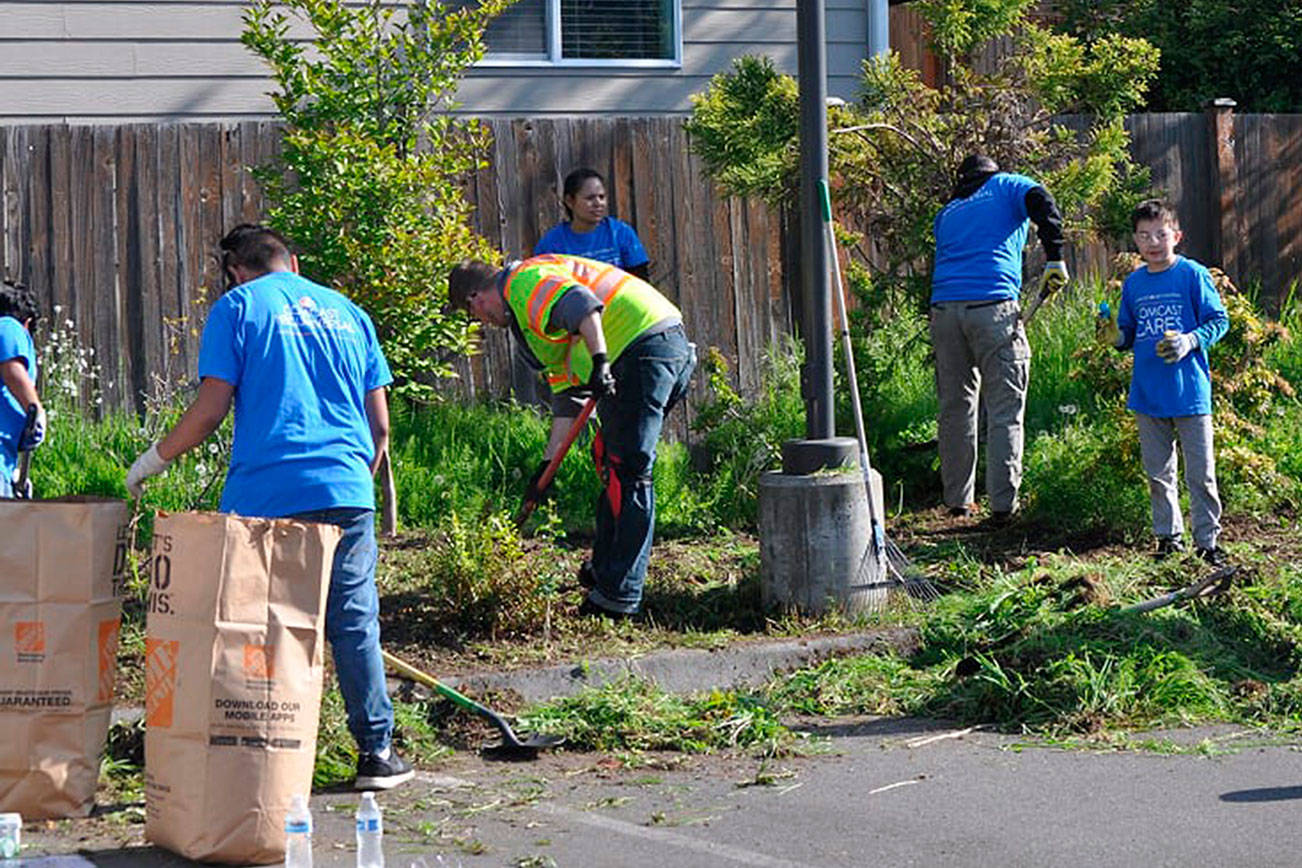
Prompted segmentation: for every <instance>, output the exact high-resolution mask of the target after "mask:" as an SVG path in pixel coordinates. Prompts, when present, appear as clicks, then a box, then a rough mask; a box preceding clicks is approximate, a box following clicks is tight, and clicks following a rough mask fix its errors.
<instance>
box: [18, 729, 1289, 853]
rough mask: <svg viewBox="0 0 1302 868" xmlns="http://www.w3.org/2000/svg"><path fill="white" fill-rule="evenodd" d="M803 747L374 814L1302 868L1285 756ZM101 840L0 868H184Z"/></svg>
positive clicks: (910, 736) (640, 839) (1193, 741)
mask: <svg viewBox="0 0 1302 868" xmlns="http://www.w3.org/2000/svg"><path fill="white" fill-rule="evenodd" d="M810 731H811V733H812V734H813V735H814V736H816V738H815V739H813V740H812V741H813V742H814V744H813V745H812V748H811V749H812V750H813V751H814V752H813V753H811V754H810V755H805V756H798V757H788V758H784V759H780V760H770V761H768V762H761V761H759V760H756V759H753V758H749V757H736V756H727V757H704V758H689V759H683V758H681V757H678V756H676V755H675V756H668V755H656V756H652V757H648V758H646V760H645V762H644V763H643V764H641V765H639V766H637V767H633V768H626V767H624V766H622V765H621V764H620V763H618V762H616V761H614V760H613V759H612V758H609V757H604V756H601V755H592V754H566V753H564V752H561V753H557V754H553V755H547V756H543V757H541V758H540V759H539V760H537V761H535V762H532V763H518V764H504V763H491V762H485V761H484V760H481V759H480V758H478V757H474V756H459V757H457V758H455V759H453V760H451V761H450V762H448V763H447V764H446V765H445V766H443V767H440V768H439V769H438V770H437V771H434V772H422V773H421V774H420V775H419V776H418V778H417V780H416V781H415V782H413V783H411V784H409V785H407V786H404V787H402V788H400V789H399V790H396V791H394V792H391V793H386V794H383V795H382V796H381V804H382V805H383V806H384V807H385V810H386V815H385V818H386V835H385V849H386V853H387V857H388V858H387V864H388V866H389V868H410V866H411V865H412V864H413V863H415V864H416V865H418V866H420V865H422V863H421V862H420V861H418V860H421V859H423V860H424V863H423V865H424V866H428V868H436V866H440V868H441V866H453V865H458V864H460V865H462V866H466V868H474V866H543V865H556V866H621V868H624V866H627V868H642V866H645V868H679V866H682V868H696V866H703V865H710V866H731V865H736V866H759V868H779V866H784V868H785V866H827V868H830V866H865V865H874V866H877V865H883V866H895V865H946V866H978V865H980V866H985V865H998V866H1023V865H1025V866H1058V865H1063V866H1066V865H1071V866H1076V865H1088V866H1097V868H1103V866H1137V865H1143V866H1162V865H1172V866H1174V865H1180V866H1186V865H1199V866H1220V865H1226V866H1229V865H1235V866H1239V865H1251V866H1270V865H1298V864H1300V863H1302V846H1299V845H1302V829H1300V828H1299V825H1300V824H1299V822H1298V819H1299V808H1302V754H1299V752H1298V744H1299V743H1297V742H1294V741H1289V740H1284V739H1268V738H1263V737H1262V736H1261V734H1259V733H1248V732H1244V731H1242V730H1235V729H1230V728H1226V727H1219V728H1215V729H1205V730H1197V731H1178V732H1175V733H1165V734H1159V735H1158V736H1156V738H1157V739H1159V740H1161V739H1167V738H1169V739H1170V741H1169V742H1167V743H1169V744H1176V745H1179V746H1180V747H1179V748H1178V752H1176V753H1162V752H1158V751H1152V750H1149V751H1136V750H1127V751H1106V752H1101V751H1090V750H1080V749H1069V750H1065V749H1060V748H1057V747H1053V746H1050V745H1045V744H1043V743H1037V742H1034V741H1029V740H1019V739H1016V738H1013V737H1011V736H1006V735H999V734H995V733H990V732H983V731H973V732H966V733H961V732H960V731H958V730H956V729H954V728H952V727H947V726H945V725H943V724H937V723H933V722H925V721H913V720H894V719H880V720H871V721H865V720H857V721H841V722H837V723H832V724H828V723H827V722H825V721H820V722H817V724H816V725H815V726H814V728H813V729H811V730H810ZM1200 745H1201V747H1200ZM312 803H313V813H314V817H315V819H316V823H317V831H316V840H315V864H316V866H318V868H322V866H324V868H333V866H352V865H354V855H353V850H352V809H353V807H354V806H355V805H356V797H355V796H354V795H352V794H349V793H327V794H320V795H317V796H315V797H314V798H313V800H312ZM103 822H104V821H103V820H99V821H76V822H73V823H65V824H60V825H59V827H58V828H56V829H51V830H48V831H46V830H40V831H35V832H29V833H28V834H27V842H28V843H29V844H32V845H34V847H33V849H32V850H29V851H28V852H27V854H26V855H27V858H24V859H22V860H19V861H18V862H17V863H10V864H16V865H23V866H40V868H73V866H87V865H95V866H145V868H148V866H180V865H189V864H191V863H189V862H187V861H185V860H181V859H178V858H176V857H173V856H170V855H168V854H165V853H161V852H159V851H155V850H152V849H147V848H138V847H134V846H133V847H122V846H120V843H121V842H120V841H119V843H118V844H113V843H111V842H107V841H106V840H104V836H103V835H102V833H100V832H97V831H95V829H96V827H95V826H93V825H82V826H78V823H91V824H93V823H99V824H103ZM137 834H138V832H137ZM40 852H46V853H51V854H63V855H50V856H45V857H41V856H37V855H36V854H37V853H40ZM74 854H76V855H74ZM440 858H441V859H442V860H443V861H441V862H440V861H438V860H439V859H440Z"/></svg>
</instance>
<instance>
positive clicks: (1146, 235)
mask: <svg viewBox="0 0 1302 868" xmlns="http://www.w3.org/2000/svg"><path fill="white" fill-rule="evenodd" d="M1174 237H1175V233H1174V232H1170V231H1167V230H1166V229H1163V230H1160V231H1158V232H1136V233H1135V240H1136V241H1142V242H1143V243H1145V244H1147V243H1148V242H1150V241H1155V242H1157V243H1158V244H1165V243H1166V242H1167V241H1170V240H1171V239H1172V238H1174Z"/></svg>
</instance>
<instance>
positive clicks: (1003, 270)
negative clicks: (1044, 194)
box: [931, 172, 1039, 304]
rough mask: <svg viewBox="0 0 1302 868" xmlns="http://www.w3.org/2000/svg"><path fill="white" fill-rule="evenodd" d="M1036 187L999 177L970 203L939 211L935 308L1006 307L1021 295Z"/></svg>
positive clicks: (979, 190) (933, 290) (933, 287)
mask: <svg viewBox="0 0 1302 868" xmlns="http://www.w3.org/2000/svg"><path fill="white" fill-rule="evenodd" d="M1038 186H1039V184H1037V183H1036V182H1035V181H1032V180H1031V179H1030V178H1028V177H1026V176H1025V175H1015V174H1012V173H1009V172H997V173H995V174H994V175H991V176H990V178H989V179H988V180H987V181H986V182H985V183H984V184H982V185H981V186H980V187H978V188H977V190H976V191H975V192H974V193H973V194H972V195H971V196H968V197H967V198H966V199H954V200H952V201H950V202H949V203H948V204H946V205H945V207H944V208H941V209H940V213H939V214H937V215H936V219H935V221H934V222H933V224H932V229H933V230H934V232H935V236H936V266H935V269H934V270H933V272H932V277H931V302H932V304H937V303H940V302H946V301H1003V300H1005V299H1015V298H1017V297H1018V295H1019V294H1021V291H1022V248H1023V247H1025V246H1026V236H1027V233H1028V232H1029V231H1030V226H1031V224H1030V214H1029V213H1028V212H1027V210H1026V194H1027V193H1028V192H1030V191H1031V190H1032V189H1034V188H1035V187H1038Z"/></svg>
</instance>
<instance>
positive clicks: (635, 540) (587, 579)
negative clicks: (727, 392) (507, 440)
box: [448, 254, 696, 618]
mask: <svg viewBox="0 0 1302 868" xmlns="http://www.w3.org/2000/svg"><path fill="white" fill-rule="evenodd" d="M448 299H449V301H450V302H451V304H452V306H453V307H455V308H458V309H461V310H464V311H466V312H467V313H468V314H469V315H470V316H471V317H473V318H475V319H477V320H479V321H480V322H482V323H484V324H486V325H491V326H497V327H499V328H509V329H510V330H511V333H512V334H513V335H514V337H515V339H516V340H515V344H516V347H517V351H518V352H519V353H520V354H521V355H522V356H524V358H525V360H526V361H528V362H529V363H530V364H531V365H532V367H534V368H535V369H537V370H540V371H542V372H543V374H544V375H545V376H546V378H547V383H548V385H549V387H550V388H551V393H552V400H551V406H552V428H551V437H550V439H549V441H548V444H547V449H546V452H545V454H544V456H543V463H542V464H540V465H539V469H538V471H537V472H535V474H534V477H533V480H532V481H531V482H530V490H529V492H528V493H527V494H526V499H534V500H536V499H537V498H539V497H540V496H541V495H542V494H543V492H542V491H541V490H537V489H538V480H539V477H540V476H541V475H542V468H543V467H544V466H546V462H547V461H548V460H549V459H550V458H551V456H553V455H554V454H555V453H556V451H557V450H558V449H560V447H561V444H562V443H563V442H564V441H565V435H566V433H567V432H568V431H569V429H570V427H571V425H572V422H573V420H574V418H575V417H576V416H578V414H579V411H580V409H581V407H582V405H583V399H584V398H585V397H587V396H589V395H590V396H592V397H594V398H596V399H597V413H598V414H599V416H600V417H601V425H602V430H601V434H600V435H599V438H598V439H599V442H598V445H597V449H596V450H595V451H596V452H597V453H598V455H599V459H600V464H601V466H600V467H599V469H600V470H601V472H602V476H603V478H604V479H605V480H606V490H605V491H604V492H603V493H602V496H601V497H599V498H598V501H597V534H596V539H595V540H594V542H593V546H592V560H591V562H590V563H588V564H585V565H584V569H583V570H582V571H581V572H580V580H581V581H582V582H583V583H584V584H585V586H588V596H587V599H586V600H585V601H584V603H583V607H582V608H581V609H580V612H581V613H584V614H597V615H606V616H609V617H616V618H618V617H628V616H630V615H634V614H636V613H637V612H638V611H639V609H640V607H641V604H642V585H643V582H644V581H645V579H646V568H647V561H648V560H649V558H650V555H651V539H652V534H653V531H654V528H655V490H654V488H653V486H652V480H651V473H652V468H653V467H654V465H655V457H656V443H657V442H658V441H659V439H660V429H661V427H662V426H663V425H664V419H665V415H666V414H667V413H668V412H669V411H670V409H672V408H673V406H674V405H675V404H676V403H677V402H678V401H679V400H680V399H681V398H682V397H683V395H684V394H686V392H687V385H688V381H689V380H690V378H691V375H692V371H693V370H694V369H695V367H696V348H695V347H694V346H693V345H692V344H690V343H688V341H687V336H686V334H685V333H684V331H683V319H682V314H681V313H679V311H678V308H677V307H675V306H674V305H673V303H672V302H670V301H669V300H668V299H667V298H665V297H664V296H663V295H661V294H660V293H659V292H658V291H657V290H656V289H655V287H653V286H651V284H649V283H647V282H645V281H643V280H641V279H639V278H637V277H635V276H633V275H631V274H629V273H628V272H626V271H622V270H620V269H618V268H616V267H615V266H613V265H608V264H607V263H604V262H597V261H595V260H591V259H583V258H581V257H578V256H565V255H560V254H547V255H543V256H535V257H533V258H532V259H526V260H524V261H523V262H512V263H509V264H508V265H507V266H506V267H505V268H500V269H499V268H495V267H494V266H491V265H489V264H488V263H485V262H481V261H479V260H466V261H464V262H462V263H461V264H459V265H458V266H457V267H456V268H454V269H452V273H451V274H450V275H449V276H448ZM544 488H545V486H544Z"/></svg>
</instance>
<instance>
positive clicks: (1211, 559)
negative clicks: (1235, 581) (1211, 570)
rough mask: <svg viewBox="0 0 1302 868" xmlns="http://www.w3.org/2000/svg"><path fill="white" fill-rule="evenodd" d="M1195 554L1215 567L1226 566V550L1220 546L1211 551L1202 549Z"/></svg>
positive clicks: (1210, 549)
mask: <svg viewBox="0 0 1302 868" xmlns="http://www.w3.org/2000/svg"><path fill="white" fill-rule="evenodd" d="M1194 553H1195V554H1196V555H1198V557H1200V558H1202V559H1203V560H1204V561H1206V562H1207V563H1208V564H1210V565H1211V566H1213V567H1223V566H1225V550H1224V549H1222V548H1220V547H1219V546H1212V547H1211V548H1209V549H1205V548H1201V547H1200V548H1197V549H1194Z"/></svg>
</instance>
